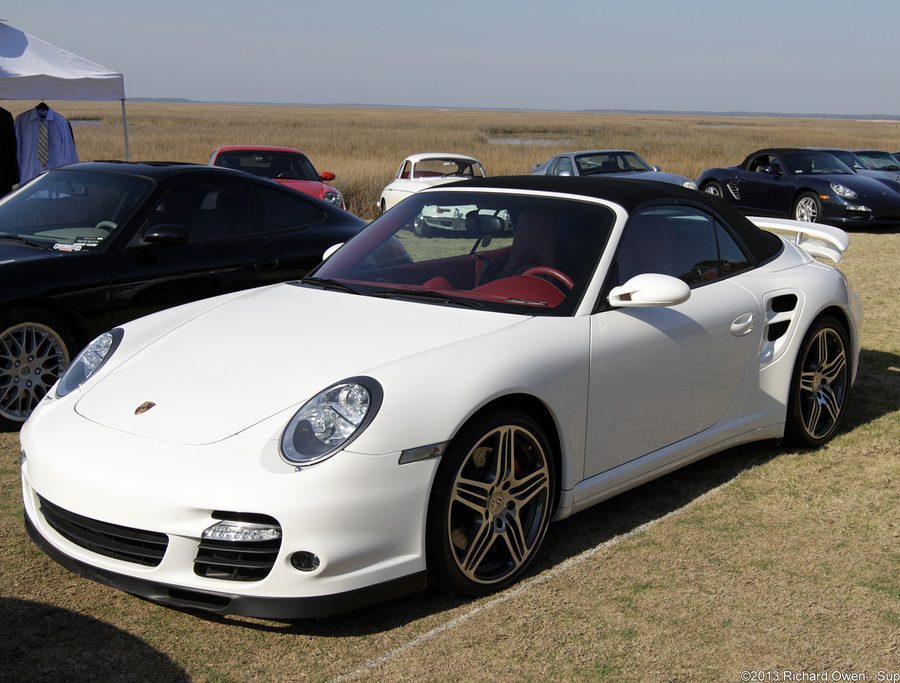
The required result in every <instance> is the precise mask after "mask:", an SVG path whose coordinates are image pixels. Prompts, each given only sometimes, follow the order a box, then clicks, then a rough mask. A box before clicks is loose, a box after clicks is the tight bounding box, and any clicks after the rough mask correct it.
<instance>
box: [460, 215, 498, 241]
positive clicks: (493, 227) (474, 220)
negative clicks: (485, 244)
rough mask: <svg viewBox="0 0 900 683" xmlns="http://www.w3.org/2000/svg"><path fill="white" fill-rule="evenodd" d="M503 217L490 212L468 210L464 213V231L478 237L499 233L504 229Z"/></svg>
mask: <svg viewBox="0 0 900 683" xmlns="http://www.w3.org/2000/svg"><path fill="white" fill-rule="evenodd" d="M504 227H505V226H504V224H503V219H501V218H500V217H499V216H492V215H490V214H480V213H478V211H470V212H469V213H467V214H466V232H467V233H469V234H472V235H477V236H479V237H484V236H486V235H499V234H500V233H502V232H503V229H504Z"/></svg>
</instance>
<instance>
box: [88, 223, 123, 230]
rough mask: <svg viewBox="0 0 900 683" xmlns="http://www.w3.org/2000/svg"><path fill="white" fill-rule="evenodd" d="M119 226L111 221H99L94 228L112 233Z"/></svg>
mask: <svg viewBox="0 0 900 683" xmlns="http://www.w3.org/2000/svg"><path fill="white" fill-rule="evenodd" d="M118 227H119V226H118V225H117V224H116V223H114V222H113V221H100V222H99V223H97V225H95V226H94V228H95V229H97V230H106V232H112V231H113V230H115V229H116V228H118Z"/></svg>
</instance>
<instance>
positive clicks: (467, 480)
mask: <svg viewBox="0 0 900 683" xmlns="http://www.w3.org/2000/svg"><path fill="white" fill-rule="evenodd" d="M555 491H556V468H555V464H554V460H553V456H552V453H551V451H550V447H549V444H548V442H547V438H546V437H545V436H544V433H543V431H542V430H541V428H540V426H539V425H538V424H537V423H536V422H535V421H534V420H533V419H531V418H530V417H529V416H528V415H526V414H524V413H520V412H517V411H510V410H504V411H499V412H497V413H493V414H489V415H484V416H482V417H480V418H476V419H475V420H473V421H472V422H471V423H470V424H468V425H466V427H464V428H463V429H462V430H461V431H460V433H459V435H457V437H456V438H455V439H454V440H453V442H452V443H451V444H450V447H449V448H448V449H447V452H446V453H445V454H444V456H443V457H442V462H441V465H440V468H439V469H438V473H437V477H436V479H435V485H434V489H433V490H432V495H431V500H430V501H429V506H428V522H427V532H426V546H427V561H428V569H429V572H430V574H431V578H432V581H433V582H434V583H435V584H437V585H438V586H439V587H440V588H443V589H445V590H449V591H452V592H455V593H459V594H462V595H466V596H479V595H485V594H487V593H491V592H493V591H496V590H499V589H501V588H504V587H505V586H508V585H509V584H511V583H513V582H514V581H515V580H516V579H518V578H519V577H520V576H521V575H522V574H523V573H524V572H525V570H526V568H527V567H528V565H529V564H530V563H531V561H532V560H533V559H534V557H535V555H536V554H537V551H538V548H539V547H540V545H541V543H542V541H543V540H544V536H545V535H546V531H547V527H548V525H549V524H550V518H551V516H552V514H553V509H552V508H553V503H554V500H555Z"/></svg>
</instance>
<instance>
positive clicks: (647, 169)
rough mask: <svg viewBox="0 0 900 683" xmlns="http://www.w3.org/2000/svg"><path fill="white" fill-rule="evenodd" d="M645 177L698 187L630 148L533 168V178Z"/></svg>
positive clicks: (574, 155)
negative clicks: (652, 163)
mask: <svg viewBox="0 0 900 683" xmlns="http://www.w3.org/2000/svg"><path fill="white" fill-rule="evenodd" d="M599 174H603V175H605V176H614V177H620V178H641V179H642V180H656V181H659V182H662V183H674V184H675V185H681V186H682V187H686V188H688V189H691V190H696V189H697V185H696V184H695V183H694V181H693V180H691V179H690V178H685V177H684V176H680V175H676V174H675V173H663V171H662V169H660V167H659V166H651V165H650V164H648V163H647V162H646V161H644V160H643V159H641V157H640V156H638V155H637V154H636V153H635V152H630V151H628V150H627V149H595V150H590V151H582V152H563V153H562V154H557V155H556V156H555V157H553V158H552V159H549V160H548V161H545V162H544V163H542V164H534V165H533V166H532V167H531V175H560V176H589V175H599Z"/></svg>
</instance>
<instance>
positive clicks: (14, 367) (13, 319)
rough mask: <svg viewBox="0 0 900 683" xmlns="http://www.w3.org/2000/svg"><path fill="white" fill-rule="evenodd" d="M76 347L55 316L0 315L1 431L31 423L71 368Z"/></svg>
mask: <svg viewBox="0 0 900 683" xmlns="http://www.w3.org/2000/svg"><path fill="white" fill-rule="evenodd" d="M73 347H74V345H73V342H72V335H71V333H70V332H69V330H68V328H67V327H66V325H65V324H64V323H63V322H62V321H61V320H60V319H59V318H57V317H56V316H55V315H52V314H50V313H47V312H45V311H41V310H38V309H28V308H21V309H16V310H13V311H10V312H8V313H4V314H2V315H0V428H2V429H5V430H9V429H17V428H18V427H19V426H21V424H22V423H23V422H24V421H25V420H27V419H28V416H29V415H31V411H32V410H34V408H35V406H37V404H38V403H39V402H40V401H41V399H42V398H44V396H45V395H46V394H47V392H48V391H50V388H51V387H52V386H53V384H54V383H55V382H56V380H57V379H59V377H60V376H61V375H62V373H63V372H65V369H66V368H67V367H68V366H69V360H70V359H71V354H72V351H73Z"/></svg>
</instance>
